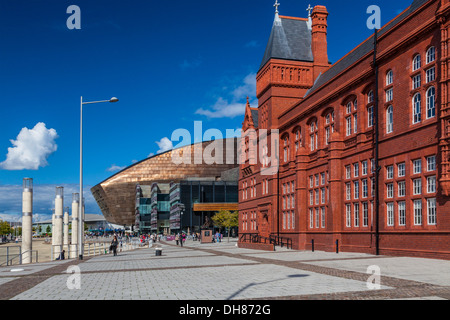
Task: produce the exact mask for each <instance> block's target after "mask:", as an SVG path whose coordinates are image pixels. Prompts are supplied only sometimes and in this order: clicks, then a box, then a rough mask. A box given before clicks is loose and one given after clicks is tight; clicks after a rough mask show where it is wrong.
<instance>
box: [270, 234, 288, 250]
mask: <svg viewBox="0 0 450 320" xmlns="http://www.w3.org/2000/svg"><path fill="white" fill-rule="evenodd" d="M270 243H273V244H274V245H276V246H281V247H282V248H283V247H284V246H286V248H287V249H292V239H289V238H283V237H280V236H276V235H271V236H270Z"/></svg>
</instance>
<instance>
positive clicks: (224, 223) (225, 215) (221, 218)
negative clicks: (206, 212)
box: [212, 210, 239, 242]
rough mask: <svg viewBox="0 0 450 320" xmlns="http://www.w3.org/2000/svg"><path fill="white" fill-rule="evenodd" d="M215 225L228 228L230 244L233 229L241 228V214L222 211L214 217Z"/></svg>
mask: <svg viewBox="0 0 450 320" xmlns="http://www.w3.org/2000/svg"><path fill="white" fill-rule="evenodd" d="M212 221H213V222H214V224H215V225H216V226H218V227H221V228H228V242H230V232H231V228H233V227H237V226H239V213H238V212H230V211H226V210H221V211H219V212H218V213H216V215H215V216H214V217H212Z"/></svg>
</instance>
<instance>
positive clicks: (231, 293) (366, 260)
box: [0, 239, 450, 300]
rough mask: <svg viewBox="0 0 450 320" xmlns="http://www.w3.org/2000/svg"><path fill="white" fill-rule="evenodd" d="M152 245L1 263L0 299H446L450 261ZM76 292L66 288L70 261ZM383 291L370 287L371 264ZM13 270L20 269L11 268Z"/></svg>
mask: <svg viewBox="0 0 450 320" xmlns="http://www.w3.org/2000/svg"><path fill="white" fill-rule="evenodd" d="M157 246H159V247H161V248H162V250H163V251H162V252H163V254H162V256H156V255H155V248H146V249H139V250H136V251H129V252H123V253H120V254H119V256H117V257H114V256H113V255H107V256H100V257H92V258H90V257H88V258H86V259H85V260H83V261H78V260H66V261H58V262H51V263H41V264H33V265H27V266H15V267H3V268H0V299H2V300H252V299H253V300H372V299H380V300H381V299H392V300H395V299H400V300H416V299H417V300H444V299H445V300H448V299H450V272H449V270H450V261H444V260H432V259H419V258H405V257H386V256H379V257H376V256H371V255H368V254H360V253H340V254H335V253H326V252H314V253H313V252H300V251H291V250H286V249H283V248H281V249H280V248H277V251H276V252H266V251H258V250H250V249H241V248H238V247H237V246H236V242H233V241H231V242H229V243H228V242H227V241H226V239H225V240H224V241H223V242H222V243H218V244H200V243H198V242H194V241H188V242H187V243H186V245H185V246H184V247H178V246H175V245H174V243H170V242H167V243H158V244H157ZM73 265H75V266H78V267H79V269H80V270H81V278H80V279H81V289H80V290H76V289H74V290H70V289H69V288H68V286H67V280H68V279H69V277H70V276H71V275H72V274H71V273H70V274H69V273H68V272H67V270H68V268H69V267H70V266H73ZM373 265H376V266H379V268H380V270H381V288H380V289H379V290H370V289H368V288H367V280H368V279H369V277H370V274H367V268H368V267H369V266H373ZM12 269H23V271H17V270H15V272H11V270H12Z"/></svg>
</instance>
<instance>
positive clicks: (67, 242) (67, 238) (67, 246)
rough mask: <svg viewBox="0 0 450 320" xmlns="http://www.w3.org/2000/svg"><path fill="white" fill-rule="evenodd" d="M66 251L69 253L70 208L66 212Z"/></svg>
mask: <svg viewBox="0 0 450 320" xmlns="http://www.w3.org/2000/svg"><path fill="white" fill-rule="evenodd" d="M64 249H65V250H66V252H69V250H68V249H69V207H66V208H65V210H64Z"/></svg>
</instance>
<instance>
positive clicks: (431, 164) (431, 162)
mask: <svg viewBox="0 0 450 320" xmlns="http://www.w3.org/2000/svg"><path fill="white" fill-rule="evenodd" d="M435 170H436V156H431V157H427V171H428V172H431V171H435Z"/></svg>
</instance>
